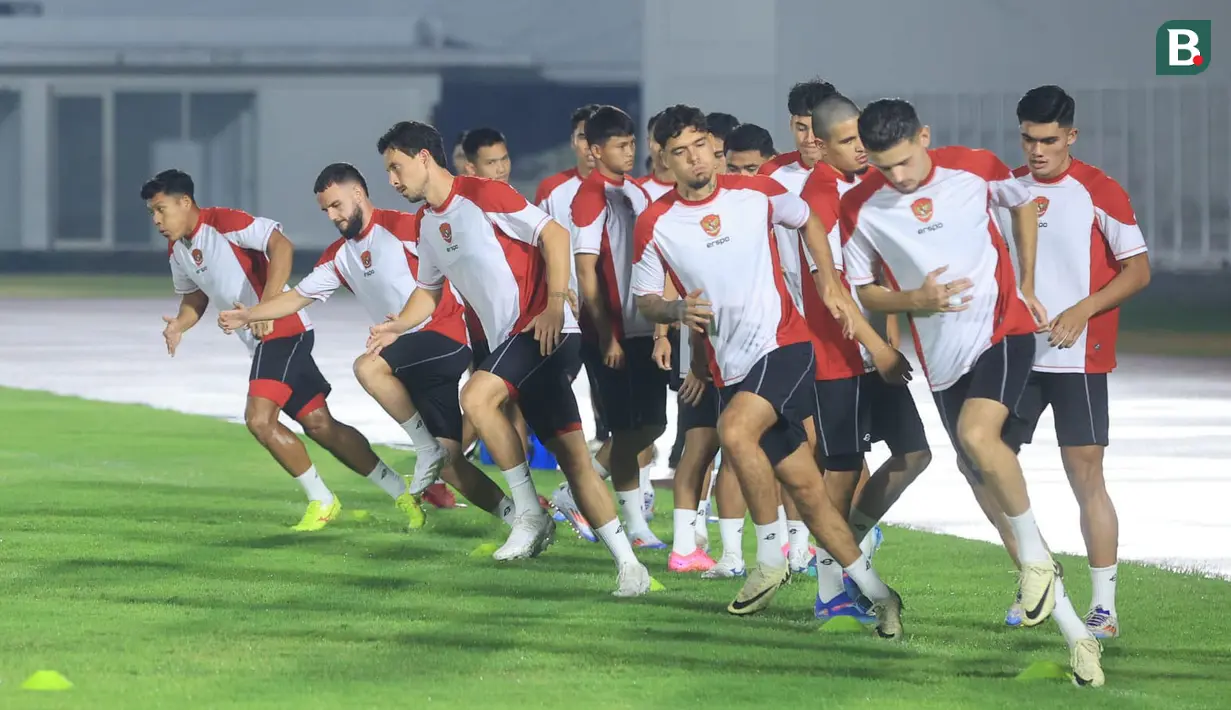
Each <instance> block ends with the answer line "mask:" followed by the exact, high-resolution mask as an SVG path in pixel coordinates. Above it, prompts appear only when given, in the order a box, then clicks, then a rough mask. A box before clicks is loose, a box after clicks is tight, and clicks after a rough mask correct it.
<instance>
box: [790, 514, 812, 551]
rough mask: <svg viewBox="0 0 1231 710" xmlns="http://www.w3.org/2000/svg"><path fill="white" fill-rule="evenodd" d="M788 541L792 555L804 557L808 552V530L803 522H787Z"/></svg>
mask: <svg viewBox="0 0 1231 710" xmlns="http://www.w3.org/2000/svg"><path fill="white" fill-rule="evenodd" d="M786 534H787V541H788V542H789V543H790V545H791V554H792V555H795V556H797V557H802V556H804V554H805V553H806V552H807V551H808V528H807V527H806V526H805V525H804V521H802V520H788V521H786Z"/></svg>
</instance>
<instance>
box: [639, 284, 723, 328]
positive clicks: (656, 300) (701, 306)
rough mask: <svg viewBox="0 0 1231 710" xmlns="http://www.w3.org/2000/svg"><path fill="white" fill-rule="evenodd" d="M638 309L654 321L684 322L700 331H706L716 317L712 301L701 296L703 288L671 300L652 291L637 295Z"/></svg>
mask: <svg viewBox="0 0 1231 710" xmlns="http://www.w3.org/2000/svg"><path fill="white" fill-rule="evenodd" d="M637 309H638V310H640V311H641V314H642V315H644V316H645V318H646V320H648V321H650V322H652V323H663V324H671V323H683V324H684V325H686V326H688V327H689V328H691V329H693V330H695V331H696V332H698V333H704V332H705V331H706V328H708V327H709V324H710V321H711V320H712V319H713V317H714V312H713V311H712V310H710V302H709V301H707V300H705V299H704V298H702V297H701V289H696V290H695V291H693V292H692V293H690V294H688V295H687V296H685V297H684V298H675V299H672V300H670V301H668V300H667V299H665V298H663V297H662V296H660V295H657V294H652V293H649V294H645V295H642V296H637Z"/></svg>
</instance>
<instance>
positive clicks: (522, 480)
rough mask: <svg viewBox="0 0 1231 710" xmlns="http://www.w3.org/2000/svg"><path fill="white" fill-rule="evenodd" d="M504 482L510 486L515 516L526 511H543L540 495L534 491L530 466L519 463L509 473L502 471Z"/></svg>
mask: <svg viewBox="0 0 1231 710" xmlns="http://www.w3.org/2000/svg"><path fill="white" fill-rule="evenodd" d="M501 473H503V474H504V480H505V481H507V482H508V484H509V494H510V495H511V496H513V507H514V508H515V510H514V512H513V514H514V515H520V514H521V513H525V512H526V511H533V510H535V509H536V508H538V509H541V506H540V505H539V493H538V491H536V490H534V480H533V479H531V478H530V465H529V464H526V463H519V464H517V465H516V466H514V467H513V468H510V469H509V470H507V471H501Z"/></svg>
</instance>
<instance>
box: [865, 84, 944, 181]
mask: <svg viewBox="0 0 1231 710" xmlns="http://www.w3.org/2000/svg"><path fill="white" fill-rule="evenodd" d="M859 139H860V140H862V141H863V145H864V148H866V149H867V151H868V162H869V163H871V164H872V165H873V166H875V167H876V169H877V170H879V171H881V172H882V173H884V175H885V178H886V179H888V180H889V183H890V184H891V185H893V187H894V188H895V189H896V190H898V192H914V191H915V190H917V189H919V186H920V185H921V184H923V181H924V180H925V179H927V176H928V172H929V171H931V169H932V161H931V160H930V159H929V158H928V146H929V145H931V142H932V134H931V131H930V130H929V129H928V127H927V126H924V125H922V124H921V123H919V115H918V114H916V113H915V107H914V106H911V105H910V102H909V101H906V100H904V99H880V100H879V101H873V102H872V103H870V104H868V105H867V106H864V107H863V113H861V114H859Z"/></svg>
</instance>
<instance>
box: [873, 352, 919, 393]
mask: <svg viewBox="0 0 1231 710" xmlns="http://www.w3.org/2000/svg"><path fill="white" fill-rule="evenodd" d="M872 364H873V365H875V366H876V371H877V372H878V373H880V376H881V379H882V380H884V381H885V382H887V383H889V384H891V385H904V384H906V383H907V382H910V380H911V371H912V369H911V366H910V361H909V360H907V359H906V356H905V355H903V354H902V353H901V352H899V351H898V349H897V348H894V347H890V346H888V345H886V346H884V347H882V348H881V349H880V350H877V351H876V352H874V353H872Z"/></svg>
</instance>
